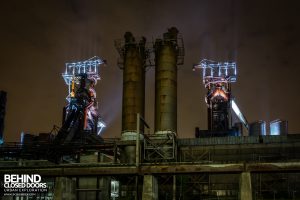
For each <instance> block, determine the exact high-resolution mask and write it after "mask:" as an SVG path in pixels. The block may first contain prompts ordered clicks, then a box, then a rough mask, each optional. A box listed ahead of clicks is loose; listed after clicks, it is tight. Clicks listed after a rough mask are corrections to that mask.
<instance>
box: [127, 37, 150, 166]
mask: <svg viewBox="0 0 300 200" xmlns="http://www.w3.org/2000/svg"><path fill="white" fill-rule="evenodd" d="M124 37H125V45H124V46H123V47H122V53H123V55H121V56H122V57H123V61H124V63H123V106H122V140H136V136H137V131H136V130H137V113H139V114H140V116H141V117H144V113H145V57H146V54H145V42H146V39H145V38H142V39H141V40H140V41H139V43H137V42H135V38H134V37H133V35H132V34H131V33H130V32H126V33H125V35H124ZM143 131H144V129H143V126H140V132H143ZM121 159H122V162H124V163H134V162H135V161H136V160H135V159H136V157H135V146H126V147H125V148H124V154H123V156H122V158H121Z"/></svg>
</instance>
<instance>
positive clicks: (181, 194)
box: [0, 29, 300, 200]
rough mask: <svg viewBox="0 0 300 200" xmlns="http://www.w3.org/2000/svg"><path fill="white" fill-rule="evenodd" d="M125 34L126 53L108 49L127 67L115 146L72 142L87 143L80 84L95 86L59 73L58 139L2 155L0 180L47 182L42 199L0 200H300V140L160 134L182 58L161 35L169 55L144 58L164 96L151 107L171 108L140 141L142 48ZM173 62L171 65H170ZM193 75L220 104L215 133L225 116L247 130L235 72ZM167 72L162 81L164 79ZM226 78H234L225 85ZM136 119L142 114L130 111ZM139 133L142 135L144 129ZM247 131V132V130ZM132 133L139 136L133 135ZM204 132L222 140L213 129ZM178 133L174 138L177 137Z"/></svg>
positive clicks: (85, 101)
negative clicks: (62, 101)
mask: <svg viewBox="0 0 300 200" xmlns="http://www.w3.org/2000/svg"><path fill="white" fill-rule="evenodd" d="M173 31H174V29H173ZM125 35H127V37H126V38H127V40H126V38H125V44H124V43H118V45H116V46H117V47H120V48H117V49H118V51H119V53H120V55H121V56H122V58H123V59H124V58H125V59H126V60H127V61H125V60H123V62H124V63H122V64H124V67H127V69H123V70H124V73H125V74H126V75H124V79H125V80H124V82H123V84H124V86H123V90H126V92H125V91H124V92H125V93H126V94H124V95H123V102H124V101H125V99H126V101H128V102H125V103H123V106H125V107H126V108H123V109H125V110H126V111H124V112H125V113H127V115H128V116H125V117H123V120H125V119H126V120H125V121H123V122H122V124H123V123H124V126H122V136H121V138H109V139H103V140H102V141H101V142H99V141H98V142H94V143H92V140H94V139H96V137H93V138H90V139H92V140H89V142H88V143H87V142H79V140H73V139H76V135H77V134H79V135H80V134H81V133H83V135H93V134H86V133H90V131H89V130H84V129H83V128H82V129H80V128H78V127H80V126H78V124H77V122H79V121H80V122H81V124H82V127H83V122H84V120H82V119H83V116H84V113H85V112H83V111H84V108H86V107H87V106H86V105H89V103H90V100H89V98H87V97H91V95H90V94H89V92H90V88H89V87H88V85H89V84H90V83H91V82H93V81H91V80H90V78H88V74H84V73H83V74H81V71H80V73H78V74H76V73H74V75H73V74H72V73H73V72H71V71H70V73H69V74H71V75H70V76H68V71H67V73H65V76H66V77H69V78H70V81H67V83H68V86H69V88H70V91H69V95H68V98H67V99H68V103H69V104H68V106H67V109H66V112H65V113H69V114H66V117H64V122H65V123H64V125H63V127H62V128H61V129H60V130H59V131H58V134H57V136H56V138H60V139H59V140H56V142H49V141H51V139H47V138H46V137H45V136H47V137H48V136H53V134H52V131H51V133H40V134H39V136H34V137H31V136H32V135H30V134H25V136H24V142H23V143H22V144H16V143H11V144H10V143H5V144H4V145H1V146H0V174H39V175H41V176H42V179H43V182H46V183H47V185H48V187H49V192H48V193H42V194H37V195H36V196H29V197H27V196H24V197H16V198H15V197H13V196H5V197H4V199H5V200H15V199H16V200H24V199H28V200H33V199H36V200H45V199H49V200H53V199H54V200H57V199H59V200H99V199H101V200H102V199H103V200H109V199H111V200H158V199H163V200H196V199H197V200H199V199H203V200H212V199H218V200H219V199H220V200H229V199H230V200H233V199H235V200H236V199H241V200H271V199H272V200H274V199H285V200H295V199H300V183H299V180H300V173H299V172H300V154H299V153H297V152H299V151H300V135H294V134H290V135H289V134H286V135H285V134H283V135H276V136H273V135H270V136H268V135H261V134H257V135H255V134H254V135H249V136H246V137H232V136H228V135H225V137H214V136H217V134H212V135H211V136H212V137H207V138H201V139H199V138H178V137H172V138H170V134H163V133H161V132H167V131H175V130H176V127H177V122H176V123H175V120H176V119H174V116H173V114H174V115H175V114H176V103H175V102H176V95H174V93H175V88H176V87H175V85H171V86H170V85H169V87H166V86H168V84H170V83H173V84H175V81H176V76H175V74H171V73H176V72H174V71H175V70H176V69H175V68H176V67H174V66H175V65H176V63H175V61H176V58H177V59H181V58H180V55H183V54H180V51H181V50H183V49H181V50H179V49H178V48H180V45H178V46H176V44H174V40H173V39H171V41H168V40H167V39H166V37H165V36H167V35H164V40H166V41H162V44H163V45H166V46H167V47H163V46H160V44H159V43H158V45H159V46H155V48H157V49H155V51H151V52H155V54H157V55H156V61H157V63H155V64H156V65H160V66H156V67H158V68H160V69H156V70H161V71H160V72H158V74H159V75H161V76H163V77H164V78H160V77H158V79H157V80H156V81H157V82H158V84H157V85H159V86H161V87H164V88H161V89H160V90H161V91H157V92H156V95H157V94H159V96H158V97H159V98H157V97H156V98H157V99H160V98H164V97H166V98H170V97H171V98H172V99H171V100H169V101H167V102H166V104H163V103H164V102H163V101H161V102H160V103H161V104H162V105H160V106H161V108H159V111H160V112H157V113H156V114H155V117H159V119H164V122H159V123H161V124H159V125H158V126H157V127H158V128H157V129H156V128H155V130H154V133H153V134H150V133H147V132H148V131H144V132H143V131H142V130H143V128H142V127H140V126H139V125H141V126H143V125H145V124H146V122H145V120H144V119H143V118H139V117H140V116H139V115H140V114H141V115H143V113H142V112H141V113H140V114H137V113H136V112H137V110H138V109H141V108H143V105H142V104H144V100H143V97H144V96H143V92H144V88H141V86H144V78H145V77H144V64H145V63H144V62H143V61H144V60H143V59H144V58H145V57H143V56H142V55H144V53H145V52H144V51H143V47H144V45H143V41H144V40H142V41H141V43H142V44H141V46H140V43H135V42H134V38H133V37H130V34H129V35H128V33H127V34H125ZM131 36H132V35H131ZM128 39H129V41H130V42H128ZM132 39H133V40H132ZM122 42H124V40H122ZM177 42H178V41H177ZM164 43H166V44H164ZM170 43H171V44H170ZM120 44H123V45H120ZM126 45H128V46H126ZM140 48H141V49H140ZM161 48H165V49H161ZM181 52H182V51H181ZM140 53H142V54H140ZM147 53H148V50H147ZM176 53H177V55H176ZM176 56H177V57H176ZM158 60H159V61H158ZM178 62H179V61H178V60H177V65H178ZM125 65H126V66H125ZM197 67H198V68H203V69H204V70H205V75H204V76H203V77H204V78H203V79H204V83H205V86H206V88H208V94H207V102H209V104H208V105H212V106H214V105H217V106H219V105H222V106H223V104H226V105H225V106H224V107H225V108H227V110H225V113H218V112H217V111H218V110H213V111H214V114H215V116H216V117H215V119H213V120H216V122H215V121H213V122H212V123H214V127H213V128H214V129H219V128H220V127H221V128H223V127H222V126H223V124H225V125H226V123H228V124H227V126H228V127H229V128H230V112H231V109H232V110H233V111H234V112H236V114H237V115H238V116H239V118H240V121H241V122H242V123H244V124H245V125H247V123H246V122H247V121H246V120H245V118H244V117H243V115H242V114H241V113H240V112H239V109H238V107H237V105H236V103H235V102H234V101H233V98H232V96H231V91H230V83H232V82H235V80H236V66H235V64H233V63H216V62H212V61H203V64H202V65H201V63H200V64H199V66H197ZM165 68H166V69H167V72H166V71H164V69H165ZM226 69H227V72H226ZM219 71H220V73H219ZM230 71H231V72H230ZM165 72H166V73H165ZM223 72H224V73H223ZM226 73H227V74H226ZM230 74H233V75H232V76H231V77H230ZM72 77H74V78H72ZM75 77H77V78H75ZM67 80H68V79H67ZM205 80H206V81H205ZM72 83H73V84H72ZM92 88H93V87H92ZM92 92H93V91H92ZM87 94H88V95H87ZM133 97H134V98H133ZM135 98H137V99H135ZM131 102H132V104H130V103H131ZM212 108H213V107H212ZM78 111H79V112H78ZM140 111H143V110H138V112H140ZM221 111H222V110H221ZM72 113H73V114H72ZM165 113H166V115H165V116H164V117H161V116H162V115H164V114H165ZM170 113H172V114H170ZM239 113H240V114H239ZM136 114H137V115H136ZM68 116H69V117H68ZM71 116H73V117H71ZM222 116H225V117H228V116H229V117H228V119H227V121H226V120H225V122H224V121H222V120H220V118H221V117H222ZM130 117H131V118H130ZM76 119H77V120H76ZM243 119H244V121H243ZM67 122H68V123H67ZM218 123H219V124H218ZM242 123H240V124H242ZM276 123H277V122H276ZM76 124H77V125H76ZM258 124H261V125H263V124H264V122H261V123H257V124H256V125H258ZM280 124H281V122H280ZM280 124H277V125H279V126H280V127H282V128H284V124H286V123H284V124H281V125H280ZM75 125H76V126H75ZM256 125H255V126H253V127H254V129H257V130H258V131H256V132H257V133H260V132H261V131H260V130H261V129H262V128H257V126H256ZM277 125H276V126H277ZM286 125H287V124H286ZM145 126H146V127H147V128H149V126H148V125H145ZM249 126H250V129H251V124H250V125H249ZM76 127H77V128H76ZM124 127H126V128H124ZM135 127H136V129H135ZM166 127H167V128H166ZM261 127H262V126H261ZM276 129H277V128H276ZM277 130H279V129H277ZM139 131H140V133H141V134H137V133H139ZM131 132H132V133H133V134H130V133H131ZM149 132H150V131H149ZM210 132H215V133H220V131H219V132H218V131H214V130H210ZM224 132H229V130H225V131H224ZM134 133H135V134H134ZM177 134H178V135H179V136H180V133H177ZM140 135H141V136H143V138H142V137H141V138H140V139H141V140H139V139H138V137H139V136H140ZM81 136H82V135H81ZM130 136H135V137H132V138H134V139H136V140H133V139H130ZM136 136H138V137H136ZM218 136H219V135H218ZM45 138H46V139H45ZM49 138H52V137H49ZM70 138H71V139H70ZM98 138H99V137H98ZM138 145H139V146H138ZM53 149H56V152H59V154H58V156H57V158H58V159H56V160H58V162H56V163H53V162H52V160H53V159H52V156H53V155H52V154H50V155H49V154H48V152H49V151H51V150H53ZM124 155H125V156H127V157H126V159H124V158H122V157H123V156H124ZM134 157H136V159H134ZM49 161H50V162H49ZM0 185H1V179H0Z"/></svg>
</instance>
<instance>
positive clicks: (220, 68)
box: [194, 59, 237, 84]
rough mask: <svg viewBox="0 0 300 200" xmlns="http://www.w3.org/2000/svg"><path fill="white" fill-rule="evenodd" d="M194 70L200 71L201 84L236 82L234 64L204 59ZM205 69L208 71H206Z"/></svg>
mask: <svg viewBox="0 0 300 200" xmlns="http://www.w3.org/2000/svg"><path fill="white" fill-rule="evenodd" d="M194 68H201V69H202V76H203V83H204V84H210V83H212V82H213V83H217V82H224V80H225V82H230V83H233V82H236V75H237V70H236V63H235V62H216V61H212V60H207V59H204V60H202V61H201V62H200V63H199V64H198V65H196V66H194ZM206 69H210V70H208V71H206Z"/></svg>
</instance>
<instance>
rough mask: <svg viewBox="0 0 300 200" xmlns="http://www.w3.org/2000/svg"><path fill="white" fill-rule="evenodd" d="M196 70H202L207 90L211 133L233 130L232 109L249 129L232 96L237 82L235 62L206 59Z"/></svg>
mask: <svg viewBox="0 0 300 200" xmlns="http://www.w3.org/2000/svg"><path fill="white" fill-rule="evenodd" d="M195 68H201V69H202V78H203V84H204V85H205V88H206V89H207V95H206V97H205V101H206V104H207V107H208V109H207V111H208V112H207V113H208V130H209V131H221V132H223V131H228V130H230V129H231V128H232V117H231V109H232V110H233V111H234V112H235V114H236V115H237V117H238V118H239V120H240V121H241V122H242V123H243V124H244V126H245V127H246V128H247V129H248V122H247V120H246V118H245V117H244V115H243V114H242V113H241V111H240V109H239V108H238V106H237V104H236V103H235V101H234V99H233V97H232V94H231V83H234V82H236V76H237V68H236V63H235V62H215V61H211V60H207V59H204V60H202V61H201V62H200V63H199V64H198V65H195V66H194V69H195Z"/></svg>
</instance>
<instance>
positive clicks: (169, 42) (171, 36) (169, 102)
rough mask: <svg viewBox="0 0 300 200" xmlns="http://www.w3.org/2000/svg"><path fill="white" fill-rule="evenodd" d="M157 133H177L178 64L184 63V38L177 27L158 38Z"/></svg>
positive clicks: (156, 78) (156, 54)
mask: <svg viewBox="0 0 300 200" xmlns="http://www.w3.org/2000/svg"><path fill="white" fill-rule="evenodd" d="M154 50H155V133H156V134H163V133H169V132H172V133H174V134H176V133H177V65H180V64H183V56H184V49H183V40H182V38H181V37H180V35H179V34H178V30H177V29H176V28H175V27H172V28H170V29H168V32H166V33H164V35H163V39H156V41H155V45H154Z"/></svg>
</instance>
